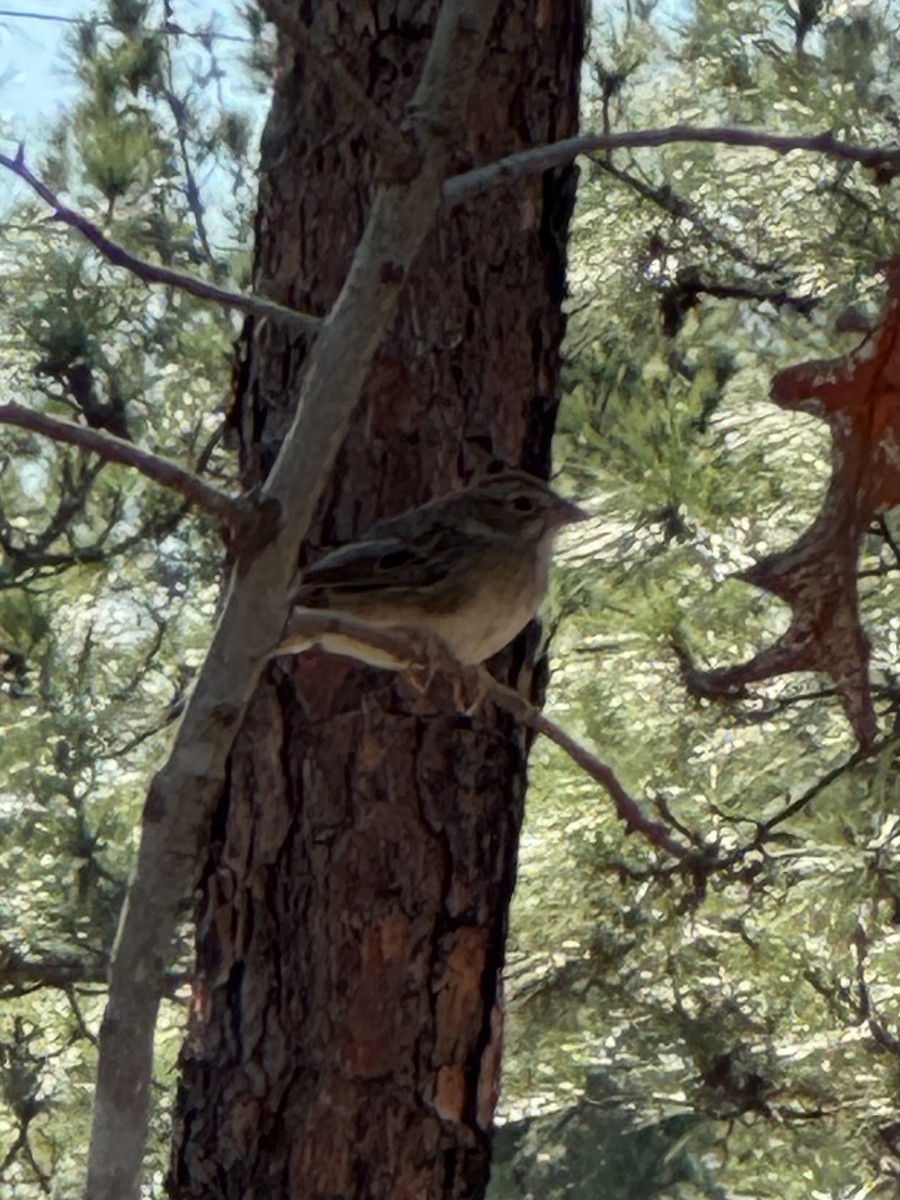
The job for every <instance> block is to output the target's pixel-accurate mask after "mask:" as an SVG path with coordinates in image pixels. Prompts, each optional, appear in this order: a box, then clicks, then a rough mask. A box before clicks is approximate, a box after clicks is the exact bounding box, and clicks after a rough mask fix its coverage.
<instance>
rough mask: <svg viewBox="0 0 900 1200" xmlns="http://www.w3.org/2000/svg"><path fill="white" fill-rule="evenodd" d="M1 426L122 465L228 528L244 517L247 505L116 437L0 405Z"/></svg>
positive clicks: (189, 473)
mask: <svg viewBox="0 0 900 1200" xmlns="http://www.w3.org/2000/svg"><path fill="white" fill-rule="evenodd" d="M0 425H16V426H18V428H20V429H28V430H30V431H31V432H32V433H40V434H42V435H43V436H44V437H48V438H52V439H53V440H54V441H55V442H65V443H66V444H67V445H69V446H79V447H80V448H81V449H82V450H89V451H91V452H92V453H93V454H98V455H99V456H100V457H101V458H103V459H105V460H106V461H107V462H117V463H122V464H123V465H125V466H128V467H134V469H135V470H136V471H140V473H141V474H142V475H146V477H147V478H148V479H152V480H153V482H154V483H158V484H160V485H161V486H162V487H165V488H170V489H171V490H172V491H174V492H178V493H179V495H181V496H184V498H185V499H186V500H190V501H191V503H192V504H196V505H198V507H200V508H203V509H205V510H206V511H207V512H210V513H212V514H213V515H214V516H216V517H218V518H219V520H221V521H224V522H225V523H226V524H227V525H229V526H230V527H238V526H240V525H241V524H242V523H243V521H244V519H245V515H246V505H245V503H243V502H242V501H240V500H235V499H233V498H232V497H231V496H229V495H227V494H226V493H225V492H222V491H220V490H219V489H218V488H217V487H213V485H212V484H210V483H206V481H205V480H203V479H201V478H200V477H199V475H195V474H194V473H193V471H188V470H187V468H185V467H181V466H179V465H178V463H175V462H172V460H171V459H169V458H163V457H162V456H161V455H159V454H154V453H153V452H152V451H150V450H142V449H141V448H140V447H139V446H136V445H135V444H134V442H129V441H126V439H125V438H120V437H115V436H114V435H113V434H111V433H105V432H103V431H102V430H99V429H88V428H87V426H84V425H76V424H75V423H74V422H73V421H64V420H61V419H60V418H59V417H51V416H48V415H47V414H46V413H40V412H34V411H33V410H32V409H29V408H24V407H23V406H22V405H21V404H0Z"/></svg>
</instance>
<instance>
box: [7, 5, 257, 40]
mask: <svg viewBox="0 0 900 1200" xmlns="http://www.w3.org/2000/svg"><path fill="white" fill-rule="evenodd" d="M5 17H13V18H15V19H16V20H18V21H53V22H54V23H55V24H57V25H85V24H88V23H90V24H91V25H97V26H98V27H99V28H101V29H115V30H117V26H116V25H115V23H114V22H113V21H99V20H97V19H96V18H94V19H92V20H91V21H90V22H88V21H87V20H86V18H84V17H61V16H58V15H57V14H56V13H40V12H22V11H20V10H19V9H17V8H0V18H5ZM145 32H147V33H152V34H153V35H154V36H155V37H188V38H195V39H196V40H197V41H199V42H204V43H205V42H243V43H244V44H245V45H250V46H253V45H255V44H256V38H252V37H244V36H242V35H241V34H238V33H220V32H219V31H218V30H215V29H184V28H183V27H182V26H181V25H179V24H177V22H175V21H166V23H165V24H164V25H155V26H154V27H153V28H152V29H146V30H145Z"/></svg>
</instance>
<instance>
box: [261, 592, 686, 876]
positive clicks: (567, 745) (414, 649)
mask: <svg viewBox="0 0 900 1200" xmlns="http://www.w3.org/2000/svg"><path fill="white" fill-rule="evenodd" d="M286 633H287V638H286V639H285V640H284V641H283V642H282V643H281V644H280V645H279V647H278V648H277V650H276V651H275V654H287V653H293V652H295V651H298V650H299V651H302V650H305V649H307V648H308V647H310V646H313V645H319V646H323V647H324V648H325V649H327V650H330V651H331V652H333V653H339V654H346V655H349V656H350V657H353V658H358V659H360V660H361V661H362V662H371V661H372V655H371V653H368V654H367V653H366V651H367V650H368V651H371V650H373V649H374V650H376V651H377V652H378V655H379V656H380V657H381V658H382V660H383V663H384V665H388V664H390V666H391V667H392V669H394V670H410V669H411V670H412V671H413V672H414V673H415V674H418V675H421V674H422V673H425V674H426V675H429V676H430V675H431V674H433V671H434V669H435V667H437V668H438V669H439V670H441V671H443V672H447V673H448V674H450V675H451V676H452V677H454V678H456V679H460V678H462V677H463V676H464V674H465V673H466V672H467V669H466V668H465V667H463V666H462V664H461V663H459V662H457V661H456V659H454V657H453V655H452V654H451V653H450V651H449V650H448V649H447V647H446V646H445V645H444V644H443V643H442V642H441V641H440V639H438V638H436V637H434V636H432V637H430V638H429V637H427V636H426V635H422V634H421V633H418V631H415V632H413V631H407V630H396V629H384V628H377V627H375V626H372V625H369V624H367V623H366V622H365V621H361V620H359V619H357V618H355V617H351V616H348V615H347V614H345V613H340V612H333V611H332V612H326V611H318V610H313V609H307V608H295V609H294V610H293V612H292V614H291V616H290V618H289V620H288V623H287V627H286ZM354 644H355V645H356V647H357V650H356V652H354V649H353V647H354ZM478 674H479V682H480V685H481V687H480V693H481V695H480V697H479V698H480V699H484V698H487V699H490V700H491V701H493V703H494V704H496V705H497V706H498V707H499V708H502V709H504V710H505V711H506V712H508V713H511V714H512V715H513V716H514V717H516V719H517V720H519V721H521V722H522V724H523V725H528V726H529V727H530V728H531V729H533V730H534V731H535V732H536V733H542V734H543V735H544V737H546V738H549V739H550V741H551V742H554V743H555V744H556V745H557V746H559V747H560V749H562V750H563V751H565V753H566V754H568V756H569V757H570V758H571V759H572V760H573V762H575V763H577V765H578V766H579V767H581V769H582V770H583V771H584V772H585V773H586V774H587V775H589V776H590V777H591V779H593V780H594V781H595V782H596V783H599V784H600V786H601V787H602V788H604V789H605V791H606V792H607V793H608V794H609V796H610V797H611V798H612V800H613V802H614V804H615V807H616V815H617V816H618V818H619V820H620V821H622V822H623V823H624V825H625V827H626V829H627V831H628V832H629V833H639V834H640V835H641V836H642V837H645V838H646V839H647V840H648V841H649V842H651V843H652V844H653V845H654V846H656V847H658V848H659V849H660V850H665V851H666V852H667V853H668V854H671V855H672V856H673V857H674V858H677V859H684V858H686V857H687V855H688V854H689V852H690V851H689V850H688V848H687V847H685V846H683V845H682V844H681V843H680V842H678V841H677V840H676V839H675V838H673V837H672V834H671V831H670V830H669V829H668V828H667V827H666V826H665V825H663V824H661V823H660V822H657V821H651V820H650V818H649V817H648V816H647V815H646V814H645V813H644V811H643V810H642V809H641V806H640V805H639V804H638V802H637V801H636V800H635V799H634V797H633V796H631V795H630V794H629V792H628V791H627V789H626V788H625V787H624V786H623V784H622V783H621V782H620V781H619V779H618V778H617V776H616V773H615V772H614V771H613V769H612V768H611V767H609V766H608V765H607V764H606V763H604V762H603V761H602V760H601V759H599V758H598V757H597V756H596V755H595V754H594V753H592V751H590V750H588V749H587V747H586V746H583V745H581V743H580V742H578V741H577V740H576V739H575V738H573V737H572V736H571V735H570V734H568V733H566V732H565V730H563V729H561V728H560V727H559V726H558V725H557V724H556V723H555V722H553V721H551V720H550V718H549V717H546V716H544V714H543V713H542V712H540V711H539V710H538V709H537V708H535V707H534V705H533V704H531V703H529V701H528V700H526V699H525V697H524V696H522V695H521V694H520V693H519V692H517V691H515V690H514V689H513V688H510V687H506V686H505V685H504V684H502V683H500V682H499V681H498V680H496V679H494V677H493V676H492V675H491V674H489V673H488V671H487V670H485V669H484V668H480V669H479V670H478Z"/></svg>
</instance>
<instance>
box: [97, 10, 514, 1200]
mask: <svg viewBox="0 0 900 1200" xmlns="http://www.w3.org/2000/svg"><path fill="white" fill-rule="evenodd" d="M496 9H497V0H444V2H443V3H442V4H441V6H440V9H439V10H438V15H437V19H436V24H435V31H434V36H433V38H432V41H431V44H430V46H429V49H428V52H427V55H426V59H425V64H424V67H423V70H422V76H421V79H420V81H419V84H418V87H417V88H416V92H415V95H414V97H413V99H412V102H411V104H410V107H409V110H408V113H409V119H410V121H411V123H412V125H413V127H414V133H415V134H417V135H418V137H419V138H420V145H421V147H422V167H421V170H420V171H419V173H418V174H417V175H416V177H415V178H414V179H412V180H410V181H409V182H408V183H405V184H403V185H397V184H381V185H380V186H379V187H378V188H376V190H375V194H374V196H373V199H372V205H371V208H370V211H369V216H368V221H367V223H366V228H365V231H364V233H363V235H362V238H361V239H360V242H359V245H358V246H357V248H356V252H355V254H354V256H353V261H352V263H351V265H350V269H349V272H348V274H347V277H346V280H345V282H344V285H343V287H342V289H341V292H340V295H339V296H338V298H337V301H336V302H335V304H334V306H333V307H332V309H331V311H330V313H329V316H328V320H327V322H325V323H324V324H323V326H322V329H321V333H320V335H319V336H318V337H317V338H316V340H315V342H314V343H313V346H312V350H311V351H310V354H309V357H308V359H307V364H306V368H307V369H306V372H305V375H304V380H303V386H302V389H301V392H300V397H299V402H298V405H297V410H296V413H295V415H294V419H293V422H292V424H291V427H290V429H289V430H288V433H287V436H286V437H285V439H284V441H283V443H282V446H281V450H280V452H279V455H278V458H277V460H276V462H275V465H274V467H273V468H272V471H271V473H270V475H269V477H268V480H267V482H266V485H265V487H264V488H263V491H262V501H263V504H264V505H266V504H269V505H272V506H273V507H274V509H275V510H277V513H278V520H277V528H275V529H274V536H273V537H272V538H271V539H270V540H269V541H268V542H267V543H266V544H264V545H262V546H260V547H258V548H257V553H256V554H255V555H253V556H249V555H248V557H247V560H246V561H245V562H242V563H240V564H239V566H238V569H237V570H236V571H234V572H233V573H232V576H231V579H230V582H229V589H228V593H227V595H226V597H225V600H224V604H223V609H222V614H221V617H220V619H219V623H218V625H217V626H216V630H215V632H214V634H213V639H212V644H211V646H210V650H209V653H208V655H207V658H206V661H205V662H204V664H203V667H202V668H201V671H200V673H199V675H198V677H197V680H196V683H195V685H194V689H193V691H192V692H191V695H190V698H189V700H188V703H187V706H186V707H185V711H184V714H183V716H182V718H181V722H180V724H179V726H178V728H177V731H176V733H175V736H174V739H173V744H172V748H171V751H170V753H169V757H168V760H167V761H166V763H165V764H164V765H163V767H162V768H161V769H160V771H159V772H158V773H157V775H156V776H155V778H154V779H153V781H152V783H151V785H150V789H149V793H148V796H147V801H146V804H145V807H144V814H143V819H142V826H141V840H140V845H139V848H138V852H137V861H136V863H135V868H134V875H133V877H132V882H131V886H130V887H129V892H128V898H127V900H126V903H125V905H124V908H123V911H122V917H121V921H120V924H119V931H118V935H117V938H116V944H115V952H114V955H113V960H112V964H111V968H110V987H109V1001H108V1004H107V1008H106V1013H105V1015H104V1019H103V1023H102V1025H101V1029H100V1051H99V1056H98V1067H97V1088H96V1092H95V1096H94V1113H93V1123H92V1130H91V1148H90V1154H89V1163H88V1185H87V1194H88V1195H89V1196H90V1197H91V1200H137V1197H138V1196H139V1195H140V1172H141V1159H142V1156H143V1149H144V1143H145V1140H146V1134H147V1121H148V1113H149V1099H150V1082H151V1076H152V1066H153V1036H154V1029H155V1025H156V1015H157V1011H158V1008H159V1001H160V996H161V995H162V992H163V989H164V972H165V964H166V961H167V959H168V957H169V955H170V953H171V945H172V940H173V937H174V933H175V930H176V927H177V922H178V919H179V914H180V912H181V907H182V905H183V903H184V900H185V899H186V898H187V897H188V896H190V894H191V891H192V889H193V888H194V886H195V885H196V880H197V875H198V872H199V870H200V869H201V864H202V862H203V859H204V854H205V852H206V846H207V842H208V838H209V827H210V821H211V818H212V813H213V811H214V809H215V805H216V803H217V801H218V799H219V797H220V796H221V792H222V786H223V783H224V780H225V773H226V761H227V757H228V754H229V751H230V750H231V747H232V745H233V743H234V739H235V737H236V736H237V733H238V730H239V729H240V726H241V722H242V720H243V717H244V713H245V712H246V709H247V705H248V704H249V703H250V700H251V698H252V696H253V693H254V690H255V688H256V685H257V682H258V680H259V677H260V674H261V672H262V669H263V667H264V666H265V663H266V661H267V659H268V658H269V657H270V655H271V653H272V648H273V647H274V646H275V645H277V642H278V638H279V635H280V633H281V631H282V628H283V626H284V620H285V614H286V613H287V611H288V608H289V598H290V594H291V590H292V585H293V579H294V571H295V563H296V558H297V549H298V546H299V545H300V542H301V539H302V537H303V534H304V532H305V531H306V529H307V528H308V526H309V522H310V520H311V517H312V514H313V510H314V507H315V504H316V502H317V500H318V497H319V495H320V493H321V491H322V488H323V487H324V484H325V480H326V478H327V476H328V472H329V471H330V469H331V467H332V465H333V463H334V461H335V458H336V457H337V453H338V450H339V448H340V446H341V444H342V442H343V439H344V436H345V433H346V430H347V427H348V425H349V422H350V418H351V416H352V414H353V410H354V408H355V407H356V403H357V401H358V398H359V395H360V393H361V391H362V388H363V386H364V384H365V381H366V379H367V377H368V374H369V371H370V369H371V364H372V361H373V358H374V356H375V354H376V352H377V350H378V347H379V345H381V343H382V342H383V340H384V338H385V337H386V336H387V334H388V331H389V330H390V328H391V325H392V322H393V320H394V318H395V316H396V313H397V308H398V304H399V301H400V295H401V292H402V289H403V284H404V280H405V278H406V275H407V273H408V271H409V270H410V268H411V267H412V265H413V263H414V261H415V259H416V258H417V256H418V254H419V250H420V248H421V246H422V244H423V243H424V241H425V239H426V237H427V236H428V234H429V233H430V232H431V229H432V228H433V226H434V223H435V221H436V220H437V219H438V217H439V216H440V213H441V206H442V201H441V184H442V181H443V180H444V179H445V178H446V176H447V172H448V169H449V163H450V161H451V144H452V137H453V134H454V131H455V130H456V129H457V128H458V127H459V123H460V121H461V120H462V116H463V113H464V111H465V106H466V104H467V102H468V98H469V95H470V93H471V90H472V85H473V82H474V79H475V73H476V70H477V67H478V64H479V63H480V61H481V59H482V56H483V53H484V45H485V41H486V39H487V35H488V31H489V29H490V26H491V22H492V20H493V17H494V13H495V12H496Z"/></svg>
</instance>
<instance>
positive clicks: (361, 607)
mask: <svg viewBox="0 0 900 1200" xmlns="http://www.w3.org/2000/svg"><path fill="white" fill-rule="evenodd" d="M587 516H588V514H587V513H586V512H585V511H584V510H583V509H582V508H579V507H578V505H577V504H574V503H573V502H572V501H570V500H565V499H563V497H561V496H559V495H557V494H556V492H554V491H553V490H552V488H550V487H549V486H548V485H547V484H546V483H544V482H543V481H542V480H540V479H537V478H535V477H534V476H532V475H529V474H528V473H527V472H525V471H522V470H513V469H507V470H504V471H502V472H499V473H498V474H495V475H487V476H485V477H483V478H481V479H480V480H478V481H477V482H476V483H474V484H472V485H470V486H469V487H466V488H463V489H461V490H459V491H455V492H451V493H450V494H449V495H447V496H442V497H441V498H439V499H437V500H431V501H429V502H428V503H427V504H422V505H419V506H418V507H416V508H411V509H408V510H407V511H406V512H404V513H401V514H400V515H399V516H397V517H391V518H389V519H387V520H382V521H378V522H376V523H375V524H374V525H372V526H371V528H370V529H369V530H368V531H367V532H366V533H365V535H364V536H363V537H362V538H361V539H360V540H359V541H355V542H350V543H348V544H346V545H344V546H340V547H338V548H337V549H335V550H331V551H330V552H329V553H327V554H325V556H324V557H323V558H321V559H319V561H318V562H315V563H313V565H312V566H310V567H309V568H307V570H306V571H305V573H304V575H303V576H302V578H301V581H300V587H299V590H298V592H297V593H296V595H295V597H294V604H295V605H296V606H297V607H296V608H295V610H294V611H295V612H296V613H298V614H303V613H306V614H307V615H309V610H310V609H312V610H327V611H328V612H331V613H339V614H344V615H347V616H349V617H350V618H354V619H356V620H357V621H358V622H360V623H361V625H362V626H368V627H370V628H371V627H376V628H382V629H396V630H406V631H409V632H412V633H424V634H425V635H427V636H429V637H431V636H437V637H438V638H439V639H440V641H441V642H442V643H443V644H444V646H445V647H446V648H447V650H449V652H450V654H451V655H452V656H453V657H454V658H455V659H456V660H457V661H458V662H459V663H461V664H462V665H464V666H475V665H477V664H480V663H483V662H484V661H485V660H486V659H488V658H490V657H491V656H492V655H493V654H495V653H497V651H498V650H501V649H502V648H503V647H504V646H506V645H507V644H508V643H509V642H511V641H512V639H513V638H514V637H515V636H516V634H518V633H519V632H520V631H521V630H522V629H524V627H525V626H526V625H527V624H528V622H529V621H530V620H531V618H532V617H533V616H534V615H535V613H536V612H537V610H538V608H539V607H540V604H541V601H542V599H543V597H544V593H545V592H546V590H547V582H548V577H549V570H550V557H551V553H552V546H553V539H554V536H555V535H556V533H557V532H558V531H559V530H560V529H561V528H562V527H563V526H565V525H568V524H570V523H571V522H574V521H581V520H584V519H585V518H586V517H587ZM286 633H287V636H286V638H285V639H284V640H283V642H282V643H281V645H280V646H279V648H278V651H277V653H288V652H296V651H297V650H302V649H305V648H307V647H308V646H309V645H310V644H312V640H311V639H310V638H309V637H308V636H300V637H295V638H293V639H292V638H291V636H290V622H289V623H288V627H287V631H286ZM314 640H315V641H316V643H317V644H320V645H326V646H327V645H329V643H328V640H327V639H314ZM336 640H337V641H338V642H339V641H340V640H341V639H336ZM330 648H336V649H337V650H338V652H346V651H342V650H341V648H340V646H336V645H335V644H334V642H333V643H332V645H331V647H330ZM370 649H371V648H370ZM351 653H352V654H353V657H357V658H361V659H363V660H364V661H367V662H370V663H372V664H373V665H376V666H390V665H393V666H396V663H394V662H392V660H391V659H390V656H388V658H387V659H385V656H384V655H383V654H381V653H380V652H379V651H377V650H374V651H372V652H371V653H367V651H366V649H365V648H363V649H362V650H361V651H360V649H359V647H357V649H356V650H355V651H352V652H351Z"/></svg>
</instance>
